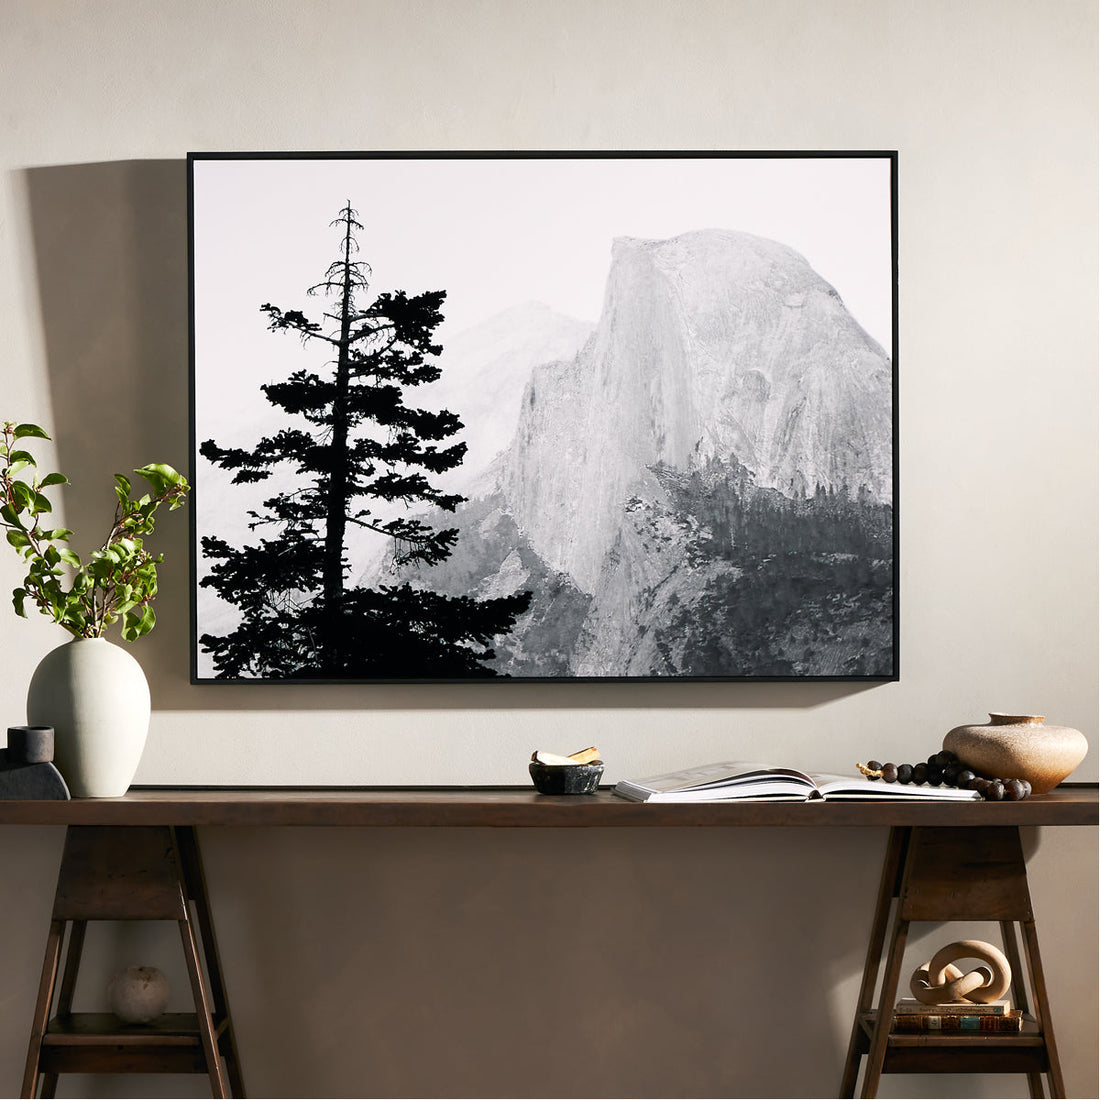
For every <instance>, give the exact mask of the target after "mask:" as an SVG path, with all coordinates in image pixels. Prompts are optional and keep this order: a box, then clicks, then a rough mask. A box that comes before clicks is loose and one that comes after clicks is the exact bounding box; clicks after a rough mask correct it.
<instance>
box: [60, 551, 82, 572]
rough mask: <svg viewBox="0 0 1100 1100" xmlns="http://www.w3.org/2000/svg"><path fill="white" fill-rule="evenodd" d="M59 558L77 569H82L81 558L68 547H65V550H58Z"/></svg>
mask: <svg viewBox="0 0 1100 1100" xmlns="http://www.w3.org/2000/svg"><path fill="white" fill-rule="evenodd" d="M57 556H58V557H59V558H60V559H61V560H62V561H64V562H68V563H69V565H72V566H75V567H76V568H77V569H79V568H80V557H79V555H77V554H75V553H74V552H73V551H72V550H70V549H69V548H68V547H64V548H63V549H61V550H58V552H57Z"/></svg>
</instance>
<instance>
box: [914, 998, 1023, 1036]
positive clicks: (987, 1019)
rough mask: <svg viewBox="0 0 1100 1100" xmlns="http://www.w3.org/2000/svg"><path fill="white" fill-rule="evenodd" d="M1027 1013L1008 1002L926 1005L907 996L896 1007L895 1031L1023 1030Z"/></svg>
mask: <svg viewBox="0 0 1100 1100" xmlns="http://www.w3.org/2000/svg"><path fill="white" fill-rule="evenodd" d="M1022 1028H1023V1012H1021V1011H1020V1009H1018V1008H1012V1007H1011V1006H1010V1005H1009V1003H1008V1001H992V1002H990V1003H989V1004H947V1005H926V1004H922V1003H921V1002H920V1001H916V1000H913V999H912V998H909V997H905V998H903V999H902V1000H900V1001H898V1003H897V1004H896V1005H895V1006H894V1027H893V1030H894V1031H1020V1030H1021V1029H1022Z"/></svg>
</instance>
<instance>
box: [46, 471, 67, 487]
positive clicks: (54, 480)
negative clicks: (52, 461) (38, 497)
mask: <svg viewBox="0 0 1100 1100" xmlns="http://www.w3.org/2000/svg"><path fill="white" fill-rule="evenodd" d="M68 484H69V479H68V478H67V477H66V476H65V475H64V474H56V473H55V474H47V475H46V476H45V477H44V478H43V479H42V481H41V482H40V488H42V489H45V488H46V487H47V486H49V485H68Z"/></svg>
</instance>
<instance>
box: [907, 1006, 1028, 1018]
mask: <svg viewBox="0 0 1100 1100" xmlns="http://www.w3.org/2000/svg"><path fill="white" fill-rule="evenodd" d="M1008 1011H1009V1008H1008V1005H1006V1004H988V1005H982V1004H973V1005H963V1004H947V1005H924V1004H917V1005H914V1004H903V1003H898V1004H896V1005H895V1006H894V1012H895V1013H896V1014H897V1015H898V1016H1004V1015H1005V1014H1006V1013H1007V1012H1008Z"/></svg>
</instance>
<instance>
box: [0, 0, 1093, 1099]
mask: <svg viewBox="0 0 1100 1100" xmlns="http://www.w3.org/2000/svg"><path fill="white" fill-rule="evenodd" d="M1096 39H1097V12H1096V7H1095V4H1093V3H1092V2H1091V0H1055V2H1050V3H1046V4H1038V3H1035V2H1034V0H965V2H960V0H925V2H921V3H915V2H914V0H831V2H829V3H824V4H823V3H820V2H817V0H770V2H768V3H763V2H760V3H757V2H748V0H725V2H719V0H714V2H709V0H696V2H694V3H691V2H689V3H679V4H676V3H669V2H668V0H660V2H658V0H636V2H634V3H626V2H610V0H609V2H605V3H596V4H593V3H588V2H585V3H580V2H575V0H567V2H559V3H557V4H553V5H551V4H534V3H523V2H519V0H514V2H506V0H481V2H473V0H465V2H456V0H450V2H443V0H439V2H434V3H433V2H428V0H408V2H406V3H403V4H395V3H387V4H382V3H375V2H359V3H355V2H352V0H329V2H328V3H326V4H323V5H321V4H318V5H312V4H304V3H300V2H290V0H267V2H260V0H254V2H244V0H236V2H229V3H226V2H220V3H215V2H213V0H192V2H190V3H188V4H168V3H166V2H162V0H154V2H137V0H130V2H126V0H107V2H104V3H99V4H94V5H93V4H87V3H78V2H62V0H38V2H37V3H35V4H33V5H32V4H20V3H16V2H15V0H0V127H2V130H0V133H2V137H3V140H2V141H0V158H2V165H0V169H2V171H0V332H3V334H4V355H3V363H2V366H0V416H3V417H5V418H7V417H16V418H19V419H28V420H34V421H37V422H39V423H42V424H43V425H44V426H46V427H47V428H48V429H49V430H51V432H52V433H53V434H54V435H55V438H56V439H57V448H56V459H57V463H58V465H59V466H60V468H61V469H63V470H64V471H66V472H67V473H69V474H70V476H73V478H74V480H76V477H75V476H74V475H76V474H79V475H80V478H81V480H80V483H79V485H78V486H77V487H76V488H74V490H73V491H71V492H70V493H69V495H68V496H67V497H66V498H65V505H64V506H65V518H66V522H67V525H68V526H71V527H73V528H75V529H76V530H77V532H78V538H79V536H80V534H81V533H83V532H88V533H87V535H86V536H85V537H86V538H87V539H88V540H90V539H91V538H92V534H93V531H94V530H95V529H97V528H98V527H99V526H100V525H101V522H102V516H103V514H104V512H105V511H106V509H107V507H108V502H109V498H110V488H109V474H110V473H111V472H113V471H114V470H115V469H125V468H127V467H128V466H129V467H132V466H134V465H138V464H140V463H141V462H144V461H148V460H150V459H155V460H162V461H169V462H173V463H175V464H178V465H184V464H186V456H187V380H186V371H187V316H186V271H185V263H186V217H185V209H184V200H185V195H184V179H185V171H184V164H183V158H184V156H185V154H186V152H187V151H188V150H192V149H193V150H215V149H226V150H266V149H270V150H279V149H306V150H310V149H341V150H359V149H363V150H369V149H447V148H459V149H463V148H466V149H484V148H492V149H509V148H516V149H518V148H534V149H542V148H551V149H552V148H563V149H568V148H592V149H618V148H623V149H630V148H656V149H684V148H687V149H690V148H714V149H767V148H773V149H817V148H820V149H898V150H899V158H900V171H899V176H900V203H899V208H900V259H901V313H900V356H899V363H900V374H901V385H900V402H901V412H900V449H901V479H900V495H899V522H900V532H901V559H900V560H901V589H900V598H901V661H902V665H901V669H902V674H901V675H902V678H901V681H900V682H899V683H896V684H889V685H881V686H872V687H867V686H855V685H853V686H845V685H811V684H805V685H799V684H792V685H738V684H731V685H714V684H711V685H691V684H667V685H665V684H661V685H646V684H643V685H635V686H630V685H599V684H595V685H576V686H569V685H544V686H538V685H522V684H513V685H507V684H500V685H460V686H457V687H447V686H431V687H417V688H404V687H392V686H391V687H365V686H364V687H340V688H338V687H312V688H283V689H262V688H256V689H247V688H235V687H224V686H223V687H192V686H190V685H189V684H188V680H187V669H188V661H187V631H188V622H187V579H186V561H187V531H186V521H185V519H184V518H183V516H182V514H177V515H175V516H172V517H169V519H168V520H167V521H166V522H165V523H164V524H163V537H162V540H161V547H162V548H163V549H164V550H165V551H166V554H167V556H168V559H169V560H168V562H167V563H166V567H165V569H164V570H163V572H162V584H163V590H162V598H161V601H160V603H159V605H158V614H159V617H160V624H159V626H158V628H157V630H156V632H155V633H154V634H153V635H152V636H150V638H148V639H145V640H144V641H142V642H141V643H139V644H137V645H135V646H134V647H133V650H132V651H133V652H134V653H135V655H136V656H137V657H138V658H139V660H140V661H141V662H142V664H143V665H144V667H145V669H146V671H147V673H148V674H149V677H150V681H151V685H152V689H153V697H154V715H153V724H152V730H151V735H150V741H149V745H148V748H147V750H146V754H145V757H144V759H143V762H142V766H141V770H140V772H139V775H138V780H139V781H140V782H146V783H249V782H252V783H262V782H272V783H280V782H281V783H295V782H319V783H328V782H340V783H364V784H432V783H519V782H524V781H525V772H524V761H525V759H526V757H527V755H528V754H529V752H530V751H531V749H533V748H536V747H545V748H551V749H558V750H564V751H569V750H570V749H573V748H576V747H579V746H580V745H581V744H584V743H590V742H595V743H597V744H598V745H599V746H600V748H601V750H602V751H603V754H604V756H605V758H606V759H607V761H608V773H607V778H608V779H612V780H614V779H616V778H618V777H620V776H622V775H638V774H647V773H652V772H654V771H658V770H661V769H664V768H666V767H672V766H676V765H679V764H688V763H697V762H701V761H704V760H707V759H712V758H719V757H728V756H730V755H737V756H748V757H754V756H765V757H769V758H774V759H780V760H785V761H792V762H797V763H800V764H803V765H805V766H808V767H814V768H822V769H834V770H847V769H850V768H851V766H852V764H853V763H854V762H855V761H856V760H859V759H865V758H867V757H868V756H879V757H880V758H881V759H885V758H893V759H899V760H900V759H905V758H917V757H922V756H924V755H926V754H927V753H928V752H930V751H932V750H933V749H935V748H936V747H938V743H939V740H940V738H941V737H942V735H943V733H944V732H945V731H946V730H947V729H948V728H949V727H951V726H953V725H955V724H957V723H959V722H962V721H974V720H980V719H981V718H982V716H983V715H984V713H985V712H986V711H987V710H991V709H1000V710H1008V711H1032V710H1036V711H1040V712H1043V713H1046V714H1048V715H1050V716H1051V719H1052V720H1054V721H1060V722H1064V723H1066V724H1069V725H1074V726H1077V727H1079V728H1081V729H1082V730H1084V731H1085V733H1086V734H1087V736H1088V737H1089V740H1090V744H1091V745H1092V746H1093V751H1092V753H1091V754H1090V757H1089V759H1088V760H1086V762H1085V764H1084V765H1082V767H1081V769H1080V770H1079V772H1078V774H1077V775H1076V776H1075V778H1078V779H1085V780H1095V779H1096V776H1097V757H1098V753H1097V751H1096V737H1097V690H1096V672H1097V666H1098V655H1097V537H1096V536H1097V522H1096V521H1097V462H1096V453H1097V424H1096V420H1097V417H1096V413H1097V257H1096V251H1097V250H1096V241H1097V202H1096V197H1097V194H1096V192H1097V187H1096V185H1097V110H1096V85H1097V59H1096ZM81 548H83V547H81V546H79V545H78V549H81ZM18 578H19V572H18V568H17V561H16V559H15V557H14V555H11V556H10V558H8V559H5V558H0V590H3V591H7V590H10V589H11V588H12V587H13V586H14V585H15V584H16V583H17V582H18ZM0 638H2V641H3V643H4V644H3V648H4V662H3V667H2V668H0V686H2V688H3V696H4V697H5V698H7V699H8V701H9V712H8V716H7V718H6V722H7V723H17V722H21V721H23V713H22V710H21V706H22V698H23V696H24V693H25V688H26V683H27V681H28V679H29V676H30V674H31V671H32V670H33V668H34V666H35V664H36V663H37V661H38V660H39V659H40V657H41V656H42V654H43V653H45V652H46V651H47V649H49V648H50V647H51V646H52V645H54V644H57V643H58V642H59V641H60V640H61V639H60V638H59V637H58V636H57V635H56V633H55V632H54V628H51V627H50V625H49V624H48V623H46V622H45V621H41V622H38V621H27V622H24V621H22V620H17V619H15V618H14V617H13V616H10V615H9V616H7V617H0ZM60 839H61V834H60V832H59V831H57V830H52V829H35V828H8V829H4V830H2V831H0V882H3V884H4V886H3V887H2V888H0V942H2V943H3V944H4V954H3V970H2V973H3V979H2V980H0V1095H11V1094H14V1092H15V1091H16V1090H17V1088H18V1083H19V1078H20V1074H21V1069H22V1059H23V1052H24V1050H25V1042H26V1032H27V1026H28V1024H29V1011H30V1005H31V1003H32V999H33V990H34V987H35V985H36V983H37V975H38V968H39V958H40V952H41V949H42V946H43V943H44V928H45V922H46V920H47V916H48V906H49V897H48V895H49V893H50V890H51V889H52V880H53V876H54V874H55V867H56V859H57V854H58V851H59V845H60ZM884 840H885V838H884V836H882V835H881V834H878V833H875V832H867V833H862V832H859V831H854V832H849V831H847V830H835V831H832V832H830V833H827V834H817V833H815V832H813V831H810V830H807V831H805V832H803V831H797V830H791V831H783V830H775V831H770V830H761V831H758V832H753V833H752V834H750V835H744V834H739V833H736V832H730V833H724V832H721V831H714V832H713V833H712V834H711V833H710V832H709V831H708V835H697V834H696V833H695V832H694V831H693V830H684V831H675V830H670V831H660V832H649V831H646V835H644V836H643V835H634V834H628V833H618V832H615V831H608V832H603V833H595V834H591V835H588V834H585V835H583V836H580V835H576V834H573V833H570V834H568V835H566V834H562V835H559V834H557V833H555V832H552V831H547V832H539V833H529V832H519V831H517V832H514V833H513V832H508V831H503V832H489V831H486V832H482V831H479V830H473V831H461V830H457V831H445V830H444V831H438V832H419V831H410V832H407V833H401V832H390V831H384V830H380V831H375V832H367V831H363V832H354V831H353V832H344V831H340V830H333V831H324V830H319V831H309V830H285V831H279V830H276V831H270V832H257V831H252V830H231V829H225V830H211V831H209V832H208V833H207V834H205V835H204V836H203V842H204V845H205V852H206V858H207V861H208V863H209V865H210V878H211V885H212V890H213V892H214V899H215V901H214V904H215V912H216V918H217V920H218V923H219V929H220V934H221V938H222V940H223V943H222V947H223V953H224V954H225V956H226V968H227V971H228V979H229V985H230V991H231V995H232V998H233V1003H234V1009H235V1013H236V1016H237V1019H238V1028H239V1031H240V1037H241V1042H242V1047H243V1054H244V1059H245V1064H246V1071H247V1073H248V1077H249V1079H250V1086H251V1090H252V1092H253V1094H254V1095H267V1096H301V1095H317V1096H370V1095H379V1096H389V1095H392V1096H418V1095H436V1096H450V1095H454V1096H486V1095H495V1096H566V1095H578V1096H588V1095H608V1096H786V1097H793V1096H824V1095H829V1094H831V1093H833V1092H834V1091H835V1087H836V1081H837V1079H838V1076H839V1067H840V1060H841V1057H842V1054H843V1047H844V1045H845V1042H846V1033H847V1026H848V1023H847V1018H848V1015H849V1013H850V1012H851V1010H852V1007H853V1003H854V997H855V992H856V986H857V983H858V971H859V968H860V966H861V963H862V950H863V946H862V941H863V938H864V937H865V935H866V931H867V924H868V922H869V906H870V902H871V896H872V894H873V891H874V886H875V881H876V876H877V866H876V865H877V861H878V859H879V858H880V855H881V851H882V846H883V844H884ZM1032 842H1033V843H1036V842H1038V838H1037V837H1033V838H1032ZM1096 865H1097V864H1096V842H1095V839H1094V835H1093V831H1092V830H1063V831H1060V832H1059V831H1057V830H1046V831H1045V832H1044V834H1043V836H1042V838H1041V843H1038V848H1037V851H1036V853H1035V855H1034V856H1033V858H1032V861H1031V866H1032V877H1033V894H1034V899H1035V906H1036V910H1037V915H1038V918H1039V921H1040V926H1039V927H1040V934H1041V936H1042V937H1043V941H1044V946H1045V956H1046V957H1045V961H1046V964H1047V970H1048V979H1049V982H1050V985H1051V988H1052V994H1053V996H1054V1004H1055V1011H1056V1016H1055V1019H1056V1023H1057V1024H1058V1026H1059V1029H1060V1038H1061V1045H1062V1050H1063V1058H1064V1062H1065V1068H1066V1072H1067V1079H1068V1083H1069V1086H1070V1090H1071V1095H1074V1096H1090V1095H1091V1096H1095V1095H1096V1093H1097V1065H1096V1053H1095V1052H1096V1044H1095V1035H1096V1031H1095V1012H1096V1008H1097V998H1096V992H1095V984H1096V983H1095V979H1096V974H1097V961H1096V927H1097V902H1096ZM955 931H957V930H956V929H954V928H952V929H951V933H952V936H953V935H954V932H955ZM977 931H982V930H981V929H977ZM101 932H102V935H101V936H100V937H99V938H98V939H97V940H96V941H94V942H93V948H94V952H93V956H94V957H93V960H92V964H93V967H94V968H96V969H98V970H99V971H101V972H102V977H103V980H104V981H105V980H106V976H107V975H109V973H110V972H111V971H112V969H113V968H115V967H117V966H122V965H126V964H128V963H132V962H151V963H155V964H157V965H161V966H162V967H164V968H165V969H169V970H170V971H171V972H172V973H178V976H179V980H178V982H177V985H179V986H180V987H181V988H182V986H183V984H184V981H183V974H182V970H181V969H179V967H178V966H177V967H176V969H175V970H173V969H172V968H173V966H175V965H176V964H175V959H174V953H175V944H174V942H173V941H171V940H162V939H160V938H159V936H146V935H145V934H144V933H138V932H137V931H136V930H132V929H131V930H127V931H124V932H119V931H116V930H101ZM986 934H987V935H992V933H988V932H987V933H986ZM946 935H947V931H946V930H944V929H939V928H932V929H929V930H928V931H927V934H926V936H925V938H924V940H923V941H922V940H918V942H917V943H916V944H915V946H914V947H913V949H912V952H911V955H912V960H911V961H912V962H913V963H914V965H915V964H916V963H918V962H921V961H923V960H924V959H925V958H927V957H928V955H929V954H930V953H931V951H932V950H934V948H935V947H936V946H939V944H940V943H942V942H943V940H944V938H945V936H946ZM562 944H566V945H569V946H571V947H573V948H575V949H576V950H577V951H578V955H577V957H576V960H575V963H571V964H569V965H562V964H561V963H560V962H559V959H558V957H557V955H556V954H555V953H554V948H555V947H556V946H558V945H562ZM922 951H923V952H924V953H923V954H922ZM918 956H919V957H918ZM78 997H81V998H86V1000H87V1002H88V1006H89V1007H91V1005H92V1003H93V1002H94V1001H95V997H96V979H95V974H94V972H93V973H91V974H90V975H89V980H88V983H87V985H86V986H84V987H83V988H82V989H81V990H80V991H79V992H78ZM78 1007H80V1006H79V1004H78ZM791 1016H794V1017H795V1021H794V1023H793V1024H787V1025H781V1024H780V1021H781V1020H782V1019H783V1018H785V1017H791ZM795 1037H797V1040H795ZM161 1084H163V1085H166V1087H167V1088H169V1089H177V1090H178V1092H177V1093H175V1094H177V1095H181V1096H182V1095H202V1094H203V1091H204V1089H203V1082H202V1080H201V1079H194V1080H187V1079H184V1080H182V1081H180V1082H176V1081H172V1080H169V1081H167V1082H162V1083H161ZM62 1087H63V1089H64V1088H68V1089H69V1090H70V1093H69V1094H71V1095H75V1094H78V1091H79V1090H83V1091H79V1094H81V1095H103V1096H121V1095H143V1094H144V1093H145V1092H147V1091H148V1090H149V1088H150V1085H149V1083H148V1082H146V1081H133V1082H128V1083H127V1082H123V1083H119V1082H117V1081H106V1082H103V1081H99V1082H95V1081H87V1082H84V1081H71V1080H69V1081H63V1084H62ZM126 1089H129V1090H130V1091H129V1092H124V1090H126ZM1010 1090H1013V1091H1010ZM883 1094H884V1095H892V1096H960V1095H973V1096H1008V1095H1013V1096H1022V1095H1025V1094H1026V1089H1025V1088H1024V1087H1023V1083H1022V1082H1018V1081H1015V1080H1014V1079H1005V1080H1002V1081H995V1080H992V1079H990V1080H984V1081H983V1080H975V1079H966V1080H959V1079H955V1078H936V1077H928V1078H924V1079H917V1078H899V1079H888V1081H887V1083H886V1086H885V1087H884V1089H883Z"/></svg>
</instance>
